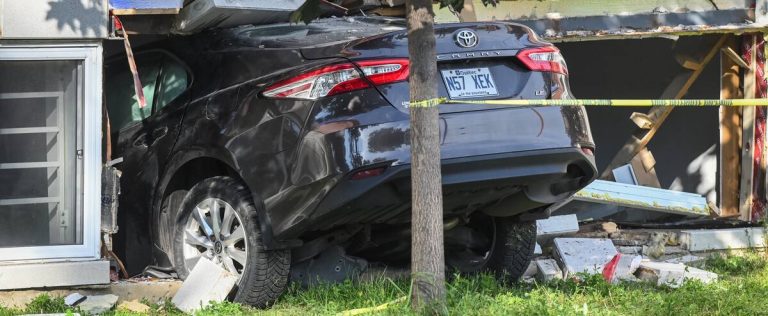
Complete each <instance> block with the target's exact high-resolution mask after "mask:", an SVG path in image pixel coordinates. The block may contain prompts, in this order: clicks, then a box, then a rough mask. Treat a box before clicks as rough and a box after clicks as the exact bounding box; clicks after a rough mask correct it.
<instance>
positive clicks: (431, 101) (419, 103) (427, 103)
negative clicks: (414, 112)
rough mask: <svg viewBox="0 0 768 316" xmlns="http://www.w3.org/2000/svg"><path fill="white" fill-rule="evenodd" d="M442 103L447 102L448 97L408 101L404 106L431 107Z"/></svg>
mask: <svg viewBox="0 0 768 316" xmlns="http://www.w3.org/2000/svg"><path fill="white" fill-rule="evenodd" d="M443 103H448V99H446V98H435V99H429V100H423V101H414V102H408V103H406V107H411V108H431V107H433V106H438V105H440V104H443Z"/></svg>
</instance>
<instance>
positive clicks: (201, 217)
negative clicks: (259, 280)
mask: <svg viewBox="0 0 768 316" xmlns="http://www.w3.org/2000/svg"><path fill="white" fill-rule="evenodd" d="M183 234H184V236H183V237H182V238H183V241H184V245H183V255H184V264H185V266H186V267H187V269H188V270H190V271H191V270H192V267H194V266H195V264H197V261H198V260H200V258H202V257H205V258H207V259H209V260H211V261H213V262H214V263H216V264H218V265H219V266H221V267H223V268H224V269H226V270H227V271H229V272H231V273H233V274H235V275H237V276H238V277H241V276H242V274H243V271H244V269H245V265H246V263H247V262H246V261H247V258H248V245H247V242H246V237H247V236H246V232H245V227H244V226H243V222H242V220H241V219H240V216H239V215H238V214H237V212H236V211H235V209H234V208H233V207H232V206H231V205H230V204H229V203H227V202H226V201H224V200H221V199H218V198H207V199H205V200H203V201H201V202H200V203H198V204H197V205H196V206H195V208H194V209H192V214H190V216H189V217H188V218H187V223H186V225H185V226H184V232H183Z"/></svg>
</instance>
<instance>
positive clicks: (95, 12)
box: [0, 0, 108, 39]
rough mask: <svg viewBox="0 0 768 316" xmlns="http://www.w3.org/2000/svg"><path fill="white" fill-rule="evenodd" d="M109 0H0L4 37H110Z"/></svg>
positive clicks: (0, 22) (0, 15)
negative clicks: (108, 30) (108, 33)
mask: <svg viewBox="0 0 768 316" xmlns="http://www.w3.org/2000/svg"><path fill="white" fill-rule="evenodd" d="M107 26H108V6H107V0H0V39H79V38H106V37H107Z"/></svg>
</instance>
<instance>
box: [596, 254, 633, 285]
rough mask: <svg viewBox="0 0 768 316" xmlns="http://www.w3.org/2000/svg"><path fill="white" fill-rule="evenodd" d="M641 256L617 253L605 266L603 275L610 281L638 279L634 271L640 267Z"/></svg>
mask: <svg viewBox="0 0 768 316" xmlns="http://www.w3.org/2000/svg"><path fill="white" fill-rule="evenodd" d="M642 260H643V257H641V256H633V255H622V254H620V253H619V254H616V256H614V257H613V259H612V260H611V261H610V262H609V263H608V264H607V265H605V268H603V277H604V278H605V280H606V281H608V282H610V283H618V282H619V281H637V278H635V276H634V273H635V271H637V269H638V268H640V262H641V261H642Z"/></svg>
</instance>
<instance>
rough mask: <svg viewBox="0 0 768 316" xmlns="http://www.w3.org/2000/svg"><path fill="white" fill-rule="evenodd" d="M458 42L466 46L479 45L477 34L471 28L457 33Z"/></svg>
mask: <svg viewBox="0 0 768 316" xmlns="http://www.w3.org/2000/svg"><path fill="white" fill-rule="evenodd" d="M456 44H458V45H459V46H461V47H464V48H470V47H475V46H476V45H477V34H475V32H472V31H470V30H461V31H459V32H458V33H456Z"/></svg>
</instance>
